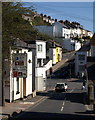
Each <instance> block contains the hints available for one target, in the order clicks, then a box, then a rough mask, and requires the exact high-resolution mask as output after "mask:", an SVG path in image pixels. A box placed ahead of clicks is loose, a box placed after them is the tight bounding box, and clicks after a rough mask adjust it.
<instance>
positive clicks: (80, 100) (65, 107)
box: [15, 79, 94, 120]
mask: <svg viewBox="0 0 95 120" xmlns="http://www.w3.org/2000/svg"><path fill="white" fill-rule="evenodd" d="M57 82H66V83H67V84H68V91H67V92H62V93H56V92H55V91H54V87H55V84H56V83H57ZM47 84H48V85H49V84H50V86H48V92H47V93H46V94H43V95H44V99H43V100H42V101H40V102H39V103H37V104H35V105H34V106H30V108H29V109H28V110H26V111H25V112H23V113H22V114H20V115H19V116H18V117H17V118H16V119H15V120H36V119H39V120H42V119H43V120H46V119H48V120H50V119H52V120H53V119H60V118H64V119H66V120H67V118H69V119H74V120H75V119H77V120H78V119H79V120H81V118H85V119H88V120H89V119H90V118H91V119H92V118H93V119H94V117H93V116H91V115H90V114H89V111H87V109H86V106H85V104H84V103H85V101H84V98H85V92H86V91H85V90H82V89H81V88H82V82H81V81H80V80H72V81H70V79H52V80H51V79H48V81H47ZM49 87H50V88H49ZM39 95H40V94H39Z"/></svg>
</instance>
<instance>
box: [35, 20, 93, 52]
mask: <svg viewBox="0 0 95 120" xmlns="http://www.w3.org/2000/svg"><path fill="white" fill-rule="evenodd" d="M34 28H36V29H37V30H38V31H39V32H41V33H44V34H47V35H49V36H51V37H55V41H56V42H58V43H59V44H60V45H62V48H63V49H67V50H68V48H67V47H66V46H65V45H64V43H65V44H66V40H67V41H68V44H69V45H71V41H72V40H73V42H75V44H77V45H76V46H78V45H79V46H78V48H80V44H79V42H76V40H75V38H80V39H81V38H82V37H84V36H88V35H90V37H91V35H92V34H91V32H90V31H87V30H84V29H83V27H81V25H77V24H75V23H73V22H65V21H64V22H54V23H53V24H52V25H50V26H34ZM71 47H72V45H71V46H70V47H69V50H70V48H71ZM75 48H76V47H75ZM69 50H68V51H69ZM77 50H78V49H77Z"/></svg>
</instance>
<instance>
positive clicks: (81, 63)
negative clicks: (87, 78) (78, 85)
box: [75, 43, 91, 77]
mask: <svg viewBox="0 0 95 120" xmlns="http://www.w3.org/2000/svg"><path fill="white" fill-rule="evenodd" d="M87 56H91V50H90V44H89V43H87V44H85V45H84V46H82V48H81V49H80V50H79V51H77V52H76V55H75V74H76V76H78V75H79V76H80V77H83V75H84V72H85V69H86V66H87Z"/></svg>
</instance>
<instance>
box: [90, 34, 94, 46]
mask: <svg viewBox="0 0 95 120" xmlns="http://www.w3.org/2000/svg"><path fill="white" fill-rule="evenodd" d="M90 43H91V45H92V46H95V33H94V35H93V37H92V39H91V40H90Z"/></svg>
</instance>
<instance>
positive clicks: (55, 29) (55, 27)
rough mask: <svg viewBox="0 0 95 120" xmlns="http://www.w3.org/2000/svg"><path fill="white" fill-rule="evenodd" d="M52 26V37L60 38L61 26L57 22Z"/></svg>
mask: <svg viewBox="0 0 95 120" xmlns="http://www.w3.org/2000/svg"><path fill="white" fill-rule="evenodd" d="M52 25H53V36H54V37H62V24H61V23H59V22H55V23H53V24H52Z"/></svg>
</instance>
